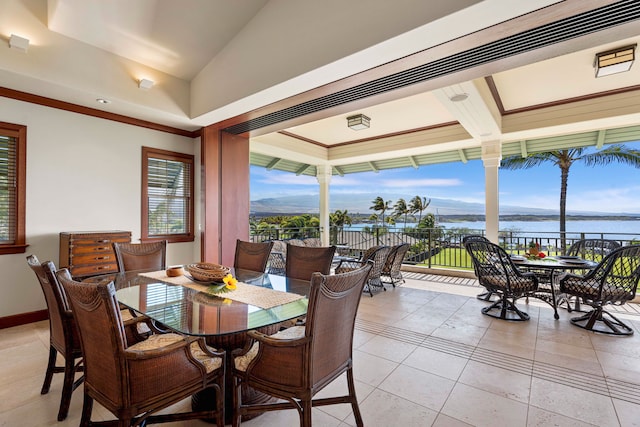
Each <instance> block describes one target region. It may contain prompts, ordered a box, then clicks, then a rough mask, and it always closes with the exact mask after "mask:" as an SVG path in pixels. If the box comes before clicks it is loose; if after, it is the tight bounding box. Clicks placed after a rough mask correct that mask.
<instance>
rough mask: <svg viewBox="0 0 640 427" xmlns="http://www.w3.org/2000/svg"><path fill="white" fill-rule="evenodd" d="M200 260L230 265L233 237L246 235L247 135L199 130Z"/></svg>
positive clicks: (247, 203)
mask: <svg viewBox="0 0 640 427" xmlns="http://www.w3.org/2000/svg"><path fill="white" fill-rule="evenodd" d="M202 171H203V172H202V174H203V176H202V187H203V188H202V197H203V207H204V209H203V219H202V223H203V224H204V232H203V234H202V260H203V261H207V262H215V263H221V264H223V265H228V266H231V265H233V258H234V255H235V246H236V239H242V240H248V238H249V139H248V138H246V137H241V136H235V135H230V134H227V133H225V132H221V131H219V130H218V128H217V127H215V126H209V127H207V128H205V129H204V130H203V132H202Z"/></svg>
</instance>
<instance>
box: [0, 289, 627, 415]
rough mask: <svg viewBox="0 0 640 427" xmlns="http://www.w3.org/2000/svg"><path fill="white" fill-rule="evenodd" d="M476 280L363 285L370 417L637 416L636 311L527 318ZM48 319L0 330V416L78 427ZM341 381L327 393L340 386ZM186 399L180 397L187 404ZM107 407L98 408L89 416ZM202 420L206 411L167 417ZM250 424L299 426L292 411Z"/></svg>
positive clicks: (361, 344) (361, 331) (361, 391)
mask: <svg viewBox="0 0 640 427" xmlns="http://www.w3.org/2000/svg"><path fill="white" fill-rule="evenodd" d="M478 291H479V288H477V287H473V286H459V285H456V284H452V283H442V282H434V281H425V280H415V279H408V280H407V283H405V284H404V285H403V286H400V287H397V288H395V289H394V288H389V289H388V290H387V291H386V292H382V293H380V294H377V295H376V296H375V297H373V298H371V297H369V296H368V295H363V297H362V301H361V305H360V309H359V313H358V321H357V324H356V331H355V343H354V366H355V377H356V389H357V394H358V398H359V401H360V408H361V411H362V415H363V418H364V421H365V425H366V426H370V427H376V426H380V427H392V426H393V427H395V426H402V427H411V426H421V427H422V426H469V425H472V426H510V427H519V426H625V427H627V426H640V316H638V315H627V314H623V315H620V317H623V318H624V319H626V320H627V321H628V323H630V324H632V325H633V326H634V327H635V328H636V334H635V335H634V336H632V337H612V336H608V335H600V334H594V333H589V332H587V331H584V330H582V329H580V328H577V327H575V326H572V325H571V324H570V323H569V318H570V317H571V314H569V313H567V312H566V310H560V320H554V318H553V312H552V310H551V308H550V307H549V306H547V305H546V304H544V303H540V304H538V303H536V302H535V301H534V300H530V301H529V304H526V302H525V301H520V302H519V305H520V306H522V307H523V308H524V310H525V311H527V312H528V313H529V315H530V316H531V319H530V321H528V322H507V321H501V320H495V319H492V318H490V317H487V316H484V315H482V314H481V313H480V309H481V308H482V307H484V306H485V305H486V304H487V303H486V302H482V301H479V300H477V299H476V298H475V295H476V294H477V293H478ZM47 347H48V324H47V323H46V322H38V323H36V324H31V325H24V326H20V327H15V328H10V329H4V330H0V360H2V362H3V363H2V364H0V386H1V387H0V426H60V427H63V426H77V425H78V422H79V417H80V411H81V406H82V388H79V389H78V390H77V391H76V392H75V393H74V394H73V399H72V402H71V408H70V414H69V417H68V418H67V420H65V421H63V422H57V421H56V414H57V410H58V404H59V398H60V394H59V393H60V387H61V383H62V378H61V375H55V376H54V380H53V384H52V386H51V391H50V392H49V394H47V395H44V396H43V395H40V393H39V392H40V387H41V385H42V380H43V377H44V368H45V366H46V361H47V353H48V352H47ZM344 390H346V381H344V379H343V378H342V379H339V380H338V381H336V382H334V383H333V384H331V385H330V386H329V387H327V389H325V390H323V391H322V393H321V395H330V394H331V393H341V392H343V391H344ZM188 405H189V401H188V400H186V401H183V402H181V403H180V404H178V405H177V406H179V407H185V408H187V407H188ZM108 418H109V414H108V413H107V411H106V410H104V408H101V407H100V406H99V405H95V406H94V417H93V419H94V420H97V419H108ZM313 422H314V425H315V426H322V427H329V426H331V427H346V426H352V425H355V423H354V419H353V416H352V415H351V410H350V408H349V407H348V405H336V406H333V407H322V408H314V410H313ZM167 425H170V426H206V425H209V424H207V423H204V422H202V421H188V422H184V423H172V424H167ZM243 425H244V426H247V427H258V426H295V425H298V419H297V415H296V413H295V412H293V411H285V412H272V413H267V414H264V415H262V416H260V417H258V418H255V419H253V420H251V421H248V422H246V423H243Z"/></svg>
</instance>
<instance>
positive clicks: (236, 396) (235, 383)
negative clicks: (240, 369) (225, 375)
mask: <svg viewBox="0 0 640 427" xmlns="http://www.w3.org/2000/svg"><path fill="white" fill-rule="evenodd" d="M232 387H233V390H232V392H233V393H232V395H233V414H232V417H231V425H232V426H233V427H240V422H241V419H242V415H240V405H242V389H241V387H242V386H241V384H240V380H239V379H238V378H236V377H235V376H234V377H233V380H232Z"/></svg>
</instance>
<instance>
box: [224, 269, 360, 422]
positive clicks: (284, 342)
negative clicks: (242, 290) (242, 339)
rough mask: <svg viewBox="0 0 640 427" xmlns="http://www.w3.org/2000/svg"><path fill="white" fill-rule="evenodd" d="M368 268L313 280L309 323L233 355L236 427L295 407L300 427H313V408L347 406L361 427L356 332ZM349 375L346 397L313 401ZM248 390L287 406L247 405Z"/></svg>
mask: <svg viewBox="0 0 640 427" xmlns="http://www.w3.org/2000/svg"><path fill="white" fill-rule="evenodd" d="M370 269H371V265H370V264H366V265H365V266H364V267H362V268H359V269H357V270H353V271H350V272H347V273H342V274H334V275H324V274H320V273H314V274H313V276H312V278H311V290H310V293H309V308H308V310H307V322H306V324H305V325H304V326H294V327H291V328H288V329H285V330H283V331H280V332H278V333H276V334H275V335H271V336H269V335H265V334H261V333H259V332H257V331H250V332H248V333H247V334H248V335H249V337H250V338H252V340H251V341H249V343H248V344H247V346H245V348H244V349H242V350H236V351H234V352H233V353H232V355H233V357H234V359H233V362H232V367H233V407H234V413H233V426H234V427H238V426H239V425H240V421H241V417H242V416H243V415H249V414H253V413H260V412H264V411H273V410H281V409H292V408H295V409H296V410H297V411H298V415H299V418H300V425H301V426H304V427H310V426H311V408H312V406H322V405H332V404H337V403H349V404H351V409H352V411H353V415H354V417H355V422H356V425H357V426H359V427H361V426H363V425H364V424H363V421H362V416H361V414H360V408H359V407H358V400H357V398H356V392H355V386H354V380H353V357H352V349H353V330H354V325H355V319H356V312H357V310H358V305H359V303H360V295H361V294H362V290H363V288H364V285H365V282H366V279H367V276H368V275H369V272H370ZM345 372H346V379H347V386H348V394H347V395H345V396H340V397H330V398H324V399H314V396H315V395H316V394H317V393H318V392H320V391H321V390H322V389H324V388H325V387H326V386H328V385H329V384H330V383H331V382H332V381H333V380H335V379H336V378H338V377H340V376H341V375H342V374H343V373H345ZM245 386H249V387H252V388H254V389H256V390H259V391H262V392H264V393H266V394H268V395H271V396H273V397H276V398H279V399H283V400H285V401H286V402H280V403H262V404H260V403H259V404H255V405H247V404H244V403H243V402H242V397H241V387H245Z"/></svg>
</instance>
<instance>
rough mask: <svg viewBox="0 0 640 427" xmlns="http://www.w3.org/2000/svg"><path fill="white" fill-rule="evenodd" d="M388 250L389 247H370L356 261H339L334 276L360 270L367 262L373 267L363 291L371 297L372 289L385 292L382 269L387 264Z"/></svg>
mask: <svg viewBox="0 0 640 427" xmlns="http://www.w3.org/2000/svg"><path fill="white" fill-rule="evenodd" d="M390 250H391V248H390V247H389V246H384V245H378V246H371V247H370V248H369V249H367V250H366V251H365V252H364V253H363V254H362V256H361V257H360V259H358V260H349V259H343V260H341V261H340V263H339V264H338V266H337V267H336V270H335V272H336V274H337V273H345V272H347V271H351V270H355V269H357V268H360V267H362V266H363V265H365V264H367V263H369V262H372V263H373V267H372V268H371V272H370V273H369V277H368V278H367V283H366V285H365V287H364V291H365V292H368V293H369V295H371V296H372V297H373V288H378V289H382V290H383V291H386V290H387V289H386V288H385V287H384V283H382V269H383V268H384V266H385V263H386V262H387V257H388V255H389V251H390Z"/></svg>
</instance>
